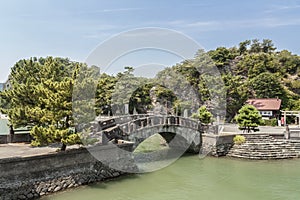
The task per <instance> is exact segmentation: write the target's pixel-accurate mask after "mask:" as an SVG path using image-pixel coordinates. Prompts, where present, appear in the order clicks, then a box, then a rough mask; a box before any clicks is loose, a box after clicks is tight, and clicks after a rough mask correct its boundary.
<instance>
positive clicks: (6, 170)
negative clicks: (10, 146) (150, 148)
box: [0, 144, 136, 200]
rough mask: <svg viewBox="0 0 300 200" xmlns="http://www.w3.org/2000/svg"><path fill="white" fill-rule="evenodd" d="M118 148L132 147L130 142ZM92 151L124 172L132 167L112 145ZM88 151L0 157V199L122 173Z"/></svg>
mask: <svg viewBox="0 0 300 200" xmlns="http://www.w3.org/2000/svg"><path fill="white" fill-rule="evenodd" d="M119 147H120V148H121V149H125V150H127V151H131V150H132V144H122V145H119ZM90 150H91V149H89V151H90ZM92 150H93V151H94V152H95V151H97V152H99V154H98V155H99V156H101V157H102V158H101V160H102V159H104V160H109V161H110V162H109V164H112V166H117V165H120V166H121V165H122V166H121V167H124V170H127V171H128V170H130V169H132V170H131V171H134V170H135V168H136V166H135V165H134V163H133V162H131V161H128V160H129V159H128V158H124V157H121V156H118V151H119V150H120V149H118V148H116V147H115V146H108V145H107V146H98V147H96V148H94V149H92ZM89 151H88V150H87V149H74V150H69V151H66V152H59V153H53V154H48V155H41V156H34V157H26V158H7V159H1V160H0V169H1V170H0V183H1V184H0V199H1V200H14V199H33V198H37V197H40V196H43V195H46V194H50V193H53V192H57V191H60V190H64V189H67V188H72V187H76V186H79V185H84V184H88V183H93V182H98V181H101V180H104V179H109V178H114V177H117V176H120V175H122V174H124V172H122V170H115V169H112V168H111V167H110V166H108V165H107V164H104V162H100V161H98V160H97V159H95V158H94V157H93V156H92V155H91V154H90V152H89ZM121 167H120V168H121ZM125 168H126V169H125Z"/></svg>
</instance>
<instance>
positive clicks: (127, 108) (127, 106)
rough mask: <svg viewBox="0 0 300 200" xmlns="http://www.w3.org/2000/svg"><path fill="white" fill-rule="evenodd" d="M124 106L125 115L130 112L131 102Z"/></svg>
mask: <svg viewBox="0 0 300 200" xmlns="http://www.w3.org/2000/svg"><path fill="white" fill-rule="evenodd" d="M124 107H125V109H124V113H125V115H128V114H129V104H128V103H126V104H125V105H124Z"/></svg>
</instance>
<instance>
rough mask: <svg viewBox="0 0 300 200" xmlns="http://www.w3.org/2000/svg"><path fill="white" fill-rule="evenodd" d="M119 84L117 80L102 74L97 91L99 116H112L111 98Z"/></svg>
mask: <svg viewBox="0 0 300 200" xmlns="http://www.w3.org/2000/svg"><path fill="white" fill-rule="evenodd" d="M116 83H117V78H116V77H114V76H110V75H108V74H105V73H103V74H101V75H100V78H99V80H98V84H97V90H96V102H95V104H96V113H97V115H108V114H112V108H111V104H112V102H111V98H112V93H113V92H114V89H115V86H116Z"/></svg>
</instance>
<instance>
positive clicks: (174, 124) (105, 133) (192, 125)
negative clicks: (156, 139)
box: [92, 115, 201, 149]
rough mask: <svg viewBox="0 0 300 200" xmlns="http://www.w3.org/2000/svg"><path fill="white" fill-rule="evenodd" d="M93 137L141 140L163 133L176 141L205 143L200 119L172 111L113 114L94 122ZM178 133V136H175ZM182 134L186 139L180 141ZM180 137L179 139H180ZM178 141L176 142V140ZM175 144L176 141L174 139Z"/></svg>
mask: <svg viewBox="0 0 300 200" xmlns="http://www.w3.org/2000/svg"><path fill="white" fill-rule="evenodd" d="M92 127H93V128H92V132H93V133H92V135H93V137H96V138H97V137H98V138H100V137H101V140H102V144H106V143H108V142H109V141H110V140H114V139H115V140H118V139H122V140H127V141H131V142H135V143H136V144H139V143H140V142H142V141H143V140H144V139H146V138H148V137H150V136H151V135H153V134H156V133H160V134H161V135H162V136H163V137H164V138H165V139H166V141H167V142H168V143H170V142H171V141H172V142H173V144H174V143H175V145H173V146H183V147H184V148H185V147H186V146H187V145H191V144H192V145H194V147H193V148H194V149H195V148H199V147H200V144H201V131H200V130H201V125H200V122H199V121H196V120H194V119H190V118H184V117H179V116H172V115H165V116H164V115H127V116H116V117H111V118H100V117H99V118H97V119H96V120H95V121H94V122H93V123H92ZM176 135H177V137H175V136H176ZM178 137H181V139H182V138H183V139H184V142H182V141H180V139H178ZM176 138H177V139H176ZM174 139H175V140H176V141H177V142H175V140H174ZM179 141H180V142H179ZM171 144H172V143H171Z"/></svg>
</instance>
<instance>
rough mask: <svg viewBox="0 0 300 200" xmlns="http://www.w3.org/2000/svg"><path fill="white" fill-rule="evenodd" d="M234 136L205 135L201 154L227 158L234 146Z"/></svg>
mask: <svg viewBox="0 0 300 200" xmlns="http://www.w3.org/2000/svg"><path fill="white" fill-rule="evenodd" d="M234 136H235V135H212V134H203V138H202V140H203V141H202V149H201V151H202V152H201V153H202V154H207V155H212V156H217V157H219V156H226V155H227V153H228V152H229V150H230V149H231V147H232V146H233V138H234Z"/></svg>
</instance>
